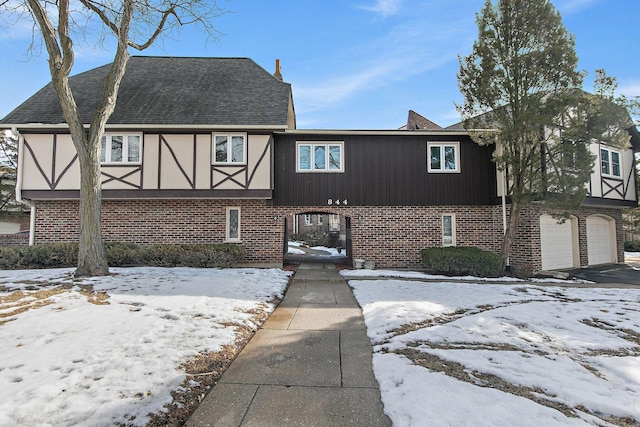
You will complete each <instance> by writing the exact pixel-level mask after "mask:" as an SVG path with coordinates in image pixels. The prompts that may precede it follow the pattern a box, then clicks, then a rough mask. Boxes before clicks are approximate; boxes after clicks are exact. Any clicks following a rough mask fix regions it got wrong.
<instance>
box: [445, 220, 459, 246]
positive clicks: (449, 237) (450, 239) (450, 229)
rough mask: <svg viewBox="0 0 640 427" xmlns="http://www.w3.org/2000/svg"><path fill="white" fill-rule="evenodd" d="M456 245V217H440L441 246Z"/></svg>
mask: <svg viewBox="0 0 640 427" xmlns="http://www.w3.org/2000/svg"><path fill="white" fill-rule="evenodd" d="M455 245H456V216H455V215H454V214H444V215H442V246H455Z"/></svg>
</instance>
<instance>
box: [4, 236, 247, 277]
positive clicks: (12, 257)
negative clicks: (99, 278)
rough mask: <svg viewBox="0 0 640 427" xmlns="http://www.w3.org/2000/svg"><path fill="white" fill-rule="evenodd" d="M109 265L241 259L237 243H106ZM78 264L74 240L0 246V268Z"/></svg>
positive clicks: (212, 263)
mask: <svg viewBox="0 0 640 427" xmlns="http://www.w3.org/2000/svg"><path fill="white" fill-rule="evenodd" d="M105 252H106V254H107V263H108V264H109V266H111V267H133V266H151V267H176V266H183V267H208V268H211V267H221V268H225V267H231V266H233V265H236V264H238V263H240V262H241V261H242V259H243V258H244V255H245V250H244V248H243V247H242V246H240V245H229V244H217V245H153V246H146V247H145V246H138V245H135V244H133V243H119V242H106V243H105ZM77 264H78V244H77V243H47V244H42V245H35V246H2V247H0V269H3V270H12V269H23V268H62V267H75V266H76V265H77Z"/></svg>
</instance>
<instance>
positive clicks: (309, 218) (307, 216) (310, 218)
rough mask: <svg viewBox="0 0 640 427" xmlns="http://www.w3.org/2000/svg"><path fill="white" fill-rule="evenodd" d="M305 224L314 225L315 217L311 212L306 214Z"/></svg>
mask: <svg viewBox="0 0 640 427" xmlns="http://www.w3.org/2000/svg"><path fill="white" fill-rule="evenodd" d="M304 225H313V217H312V216H311V214H304Z"/></svg>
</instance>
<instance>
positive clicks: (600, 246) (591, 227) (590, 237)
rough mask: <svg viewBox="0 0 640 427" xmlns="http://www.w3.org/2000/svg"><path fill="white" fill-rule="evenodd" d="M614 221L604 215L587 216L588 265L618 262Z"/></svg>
mask: <svg viewBox="0 0 640 427" xmlns="http://www.w3.org/2000/svg"><path fill="white" fill-rule="evenodd" d="M616 249H617V244H616V222H615V220H614V219H613V218H611V217H608V216H605V215H591V216H589V217H587V258H588V262H589V265H598V264H609V263H615V262H618V253H617V250H616Z"/></svg>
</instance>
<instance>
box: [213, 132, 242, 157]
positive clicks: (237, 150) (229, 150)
mask: <svg viewBox="0 0 640 427" xmlns="http://www.w3.org/2000/svg"><path fill="white" fill-rule="evenodd" d="M246 140H247V138H246V135H244V134H215V135H213V163H215V164H245V163H246V152H247V144H246Z"/></svg>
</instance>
